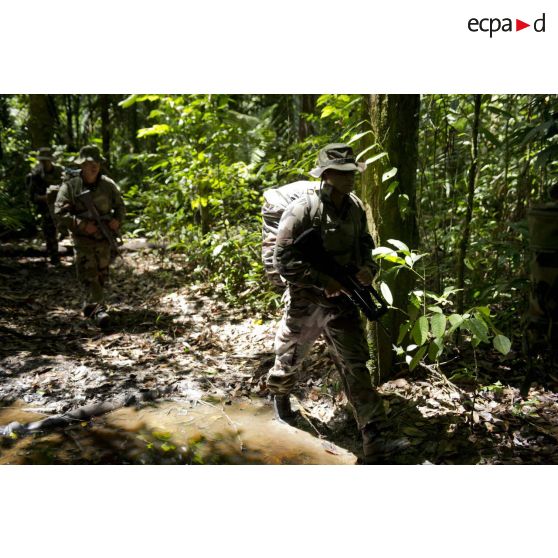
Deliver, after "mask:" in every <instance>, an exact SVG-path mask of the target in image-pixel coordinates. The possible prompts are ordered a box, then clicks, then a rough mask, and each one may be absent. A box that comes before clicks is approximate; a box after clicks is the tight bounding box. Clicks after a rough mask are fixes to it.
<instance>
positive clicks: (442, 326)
mask: <svg viewBox="0 0 558 558" xmlns="http://www.w3.org/2000/svg"><path fill="white" fill-rule="evenodd" d="M430 328H431V331H432V335H434V337H442V335H444V332H445V331H446V317H445V316H444V315H443V314H434V315H433V316H432V317H431V318H430Z"/></svg>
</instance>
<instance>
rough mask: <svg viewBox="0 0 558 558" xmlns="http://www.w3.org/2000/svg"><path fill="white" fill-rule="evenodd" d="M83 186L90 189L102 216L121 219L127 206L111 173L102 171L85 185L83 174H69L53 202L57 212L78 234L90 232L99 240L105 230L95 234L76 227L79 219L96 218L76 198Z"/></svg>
mask: <svg viewBox="0 0 558 558" xmlns="http://www.w3.org/2000/svg"><path fill="white" fill-rule="evenodd" d="M84 190H90V191H91V194H92V197H93V203H94V204H95V207H96V208H97V211H98V212H99V215H100V216H101V218H104V219H107V220H110V219H112V218H114V219H116V220H117V221H119V222H120V223H122V221H123V220H124V217H125V215H126V209H125V207H124V202H123V200H122V196H121V195H120V190H119V189H118V186H117V185H116V183H115V182H114V181H113V180H112V179H110V178H109V177H108V176H105V175H99V177H98V178H97V182H96V183H95V184H87V185H84V183H83V180H82V178H81V176H76V177H73V178H70V179H69V180H68V181H66V182H65V183H64V184H63V185H62V187H61V188H60V191H59V192H58V195H57V197H56V203H55V204H54V213H55V216H56V218H57V220H58V221H59V222H60V223H61V224H63V225H66V226H67V227H68V228H69V229H70V230H71V231H72V233H73V234H74V235H76V236H90V237H92V238H96V239H97V240H100V239H102V238H103V236H102V233H100V232H97V233H96V234H95V235H92V236H91V235H85V234H84V233H82V232H80V231H78V230H77V225H78V223H79V220H80V219H89V220H91V219H93V217H92V216H90V215H88V214H87V208H86V207H85V205H84V203H83V202H82V201H81V200H79V199H77V196H78V195H79V194H81V193H82V192H83V191H84Z"/></svg>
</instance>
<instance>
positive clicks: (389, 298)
mask: <svg viewBox="0 0 558 558" xmlns="http://www.w3.org/2000/svg"><path fill="white" fill-rule="evenodd" d="M380 291H381V292H382V295H383V297H384V298H385V299H386V302H387V303H388V304H389V305H390V306H391V305H392V304H393V295H392V294H391V290H390V288H389V287H388V286H387V284H386V283H384V281H382V282H381V283H380Z"/></svg>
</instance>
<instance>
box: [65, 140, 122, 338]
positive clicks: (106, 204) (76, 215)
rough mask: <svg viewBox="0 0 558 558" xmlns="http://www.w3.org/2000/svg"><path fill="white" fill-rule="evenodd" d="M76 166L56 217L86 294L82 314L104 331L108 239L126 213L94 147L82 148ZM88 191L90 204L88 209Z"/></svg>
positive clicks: (108, 259) (115, 187) (109, 258)
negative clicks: (67, 235) (76, 172)
mask: <svg viewBox="0 0 558 558" xmlns="http://www.w3.org/2000/svg"><path fill="white" fill-rule="evenodd" d="M76 163H77V164H78V165H80V167H81V172H80V173H79V175H78V176H74V177H72V178H70V179H68V180H67V181H66V182H65V183H64V184H63V185H62V187H61V188H60V191H59V193H58V196H57V198H56V203H55V215H56V217H57V219H58V220H59V222H60V223H62V224H63V225H65V226H67V228H68V229H69V230H70V231H71V233H72V237H73V240H74V246H75V251H76V268H77V276H78V280H79V282H80V283H81V284H82V285H83V288H84V291H85V292H84V302H83V314H84V316H85V317H88V318H92V319H93V320H95V322H96V323H97V325H98V326H99V327H101V328H103V327H106V326H107V325H108V324H109V320H110V317H109V314H108V313H107V308H106V306H105V292H104V286H105V284H106V282H107V280H108V275H109V266H110V263H111V261H112V259H113V258H114V253H113V254H111V244H112V245H114V239H113V238H112V239H111V238H110V236H111V235H112V234H114V235H116V234H117V233H118V231H119V230H120V228H121V226H122V222H123V220H124V217H125V214H126V211H125V207H124V202H123V201H122V196H121V195H120V191H119V189H118V186H117V185H116V183H115V182H114V181H113V180H111V179H110V178H109V177H108V176H105V175H102V174H101V163H102V157H101V153H100V151H99V148H98V147H97V146H94V145H88V146H85V147H82V148H81V150H80V152H79V157H78V159H77V160H76ZM87 192H90V196H89V199H91V200H92V202H93V207H92V208H89V209H88V208H87V204H86V199H87V197H88V194H87ZM84 194H85V195H84ZM91 209H93V212H92V211H91ZM107 237H108V238H107ZM111 240H112V243H111Z"/></svg>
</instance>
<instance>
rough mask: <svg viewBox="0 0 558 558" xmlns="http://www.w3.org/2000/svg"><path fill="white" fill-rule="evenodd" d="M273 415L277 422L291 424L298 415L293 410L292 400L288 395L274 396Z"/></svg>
mask: <svg viewBox="0 0 558 558" xmlns="http://www.w3.org/2000/svg"><path fill="white" fill-rule="evenodd" d="M273 414H274V415H275V420H277V421H278V422H282V423H283V424H289V423H290V422H292V421H293V420H294V419H295V418H296V413H295V412H294V411H293V410H292V408H291V398H290V397H289V396H288V395H274V396H273Z"/></svg>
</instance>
